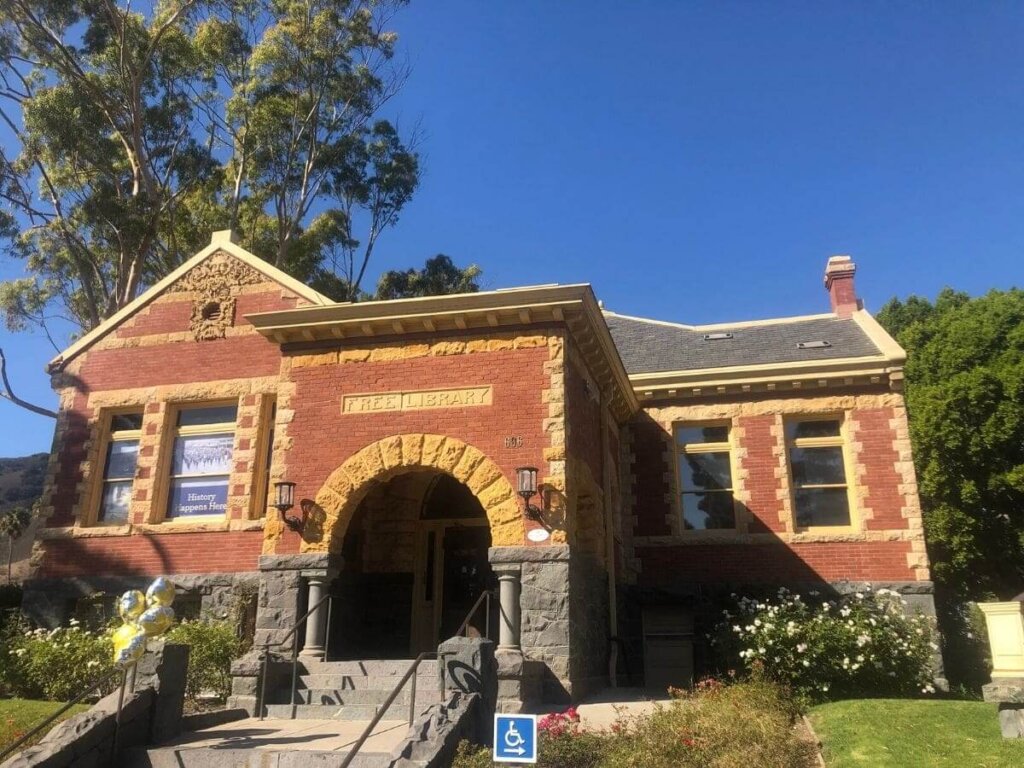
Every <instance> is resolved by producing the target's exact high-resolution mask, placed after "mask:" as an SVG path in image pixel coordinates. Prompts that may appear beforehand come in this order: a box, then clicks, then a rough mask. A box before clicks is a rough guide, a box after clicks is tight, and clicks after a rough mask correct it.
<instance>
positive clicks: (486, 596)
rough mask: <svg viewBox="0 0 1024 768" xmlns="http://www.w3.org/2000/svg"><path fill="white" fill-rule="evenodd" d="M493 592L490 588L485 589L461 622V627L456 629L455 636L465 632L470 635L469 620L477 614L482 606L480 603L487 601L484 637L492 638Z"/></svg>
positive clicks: (467, 635)
mask: <svg viewBox="0 0 1024 768" xmlns="http://www.w3.org/2000/svg"><path fill="white" fill-rule="evenodd" d="M493 593H494V591H493V590H490V589H485V590H484V591H483V592H481V593H480V596H479V597H478V598H477V599H476V602H475V603H473V607H472V608H470V609H469V613H467V614H466V618H465V619H463V620H462V624H460V625H459V628H458V629H457V630H455V634H454V635H453V637H458V636H459V635H461V634H462V633H463V632H465V633H466V637H469V622H470V620H471V619H472V618H473V616H474V615H475V614H476V611H477V609H478V608H479V607H480V603H482V602H486V603H487V608H486V609H484V637H485V638H487V639H488V640H490V639H491V597H492V596H493Z"/></svg>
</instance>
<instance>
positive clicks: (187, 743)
mask: <svg viewBox="0 0 1024 768" xmlns="http://www.w3.org/2000/svg"><path fill="white" fill-rule="evenodd" d="M369 722H370V721H369V720H362V721H358V720H356V721H351V720H278V719H271V718H267V719H266V720H258V719H256V718H247V719H245V720H236V721H234V722H232V723H224V724H223V725H217V726H214V727H213V728H207V729H205V730H202V731H193V732H191V733H185V734H182V735H181V736H179V737H178V738H177V739H175V740H174V741H170V742H167V743H165V744H161V745H160V748H161V749H165V748H169V747H176V748H178V749H199V748H202V747H215V748H218V749H270V750H281V749H282V748H284V749H290V750H302V751H313V752H330V751H335V750H337V751H339V752H345V751H347V750H348V749H349V748H350V747H352V745H353V744H355V743H356V741H357V740H358V739H359V736H360V735H361V734H362V732H363V729H364V728H366V726H367V725H368V724H369ZM408 730H409V724H408V723H407V722H406V721H405V720H381V721H380V722H379V723H378V724H377V728H376V729H375V730H374V732H373V735H371V736H370V738H369V739H367V741H366V743H365V744H364V745H363V748H362V749H361V750H360V754H363V753H368V752H385V753H390V752H391V750H392V749H394V748H395V747H396V746H398V743H399V742H400V741H402V739H403V738H404V737H405V734H406V731H408Z"/></svg>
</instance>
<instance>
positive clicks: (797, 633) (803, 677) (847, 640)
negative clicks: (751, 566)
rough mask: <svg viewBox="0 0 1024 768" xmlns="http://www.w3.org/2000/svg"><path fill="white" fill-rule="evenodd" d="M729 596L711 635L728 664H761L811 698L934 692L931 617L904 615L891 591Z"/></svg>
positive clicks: (900, 602) (900, 601) (773, 676)
mask: <svg viewBox="0 0 1024 768" xmlns="http://www.w3.org/2000/svg"><path fill="white" fill-rule="evenodd" d="M734 598H735V599H736V606H735V608H734V609H732V610H725V611H723V612H722V615H723V620H722V623H721V624H720V625H719V627H718V630H717V632H716V634H715V635H714V636H713V637H712V638H711V642H712V644H713V645H715V646H716V647H717V648H718V650H719V652H720V653H721V654H723V655H724V657H725V661H726V662H727V663H732V664H735V662H736V661H737V660H738V661H739V663H740V664H741V665H742V666H744V667H745V668H747V669H748V670H752V669H755V668H757V669H762V670H763V671H764V672H765V674H766V675H767V676H768V677H770V678H771V679H774V680H776V681H778V682H780V683H783V684H785V685H787V686H788V687H790V688H791V689H792V690H793V691H794V693H796V694H798V695H799V696H801V697H805V698H806V699H808V700H811V701H824V700H829V699H840V698H852V697H865V696H911V695H921V694H929V693H934V691H935V689H934V687H933V685H932V680H933V674H932V672H933V670H932V658H933V655H934V653H935V651H936V650H937V647H938V646H936V645H935V642H934V637H935V632H934V628H933V622H932V620H930V619H929V618H927V617H925V616H923V615H920V614H917V615H912V616H908V615H907V613H906V610H905V608H906V606H905V601H904V600H903V599H902V598H901V597H900V595H899V594H898V593H896V592H893V591H892V590H887V589H879V590H871V589H865V590H864V591H861V592H856V593H854V594H850V595H844V596H842V597H839V598H835V599H825V598H824V597H822V596H821V595H819V594H817V593H815V592H810V593H808V594H807V596H806V597H804V596H801V595H799V594H795V593H792V592H789V591H788V590H785V589H781V590H779V592H778V594H777V595H776V596H775V597H773V598H770V599H766V600H757V599H752V598H747V597H738V596H735V595H734Z"/></svg>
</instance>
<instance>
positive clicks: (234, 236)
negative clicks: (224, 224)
mask: <svg viewBox="0 0 1024 768" xmlns="http://www.w3.org/2000/svg"><path fill="white" fill-rule="evenodd" d="M225 243H234V244H235V245H238V233H237V232H235V230H233V229H218V230H216V231H214V233H213V234H212V235H210V245H224V244H225Z"/></svg>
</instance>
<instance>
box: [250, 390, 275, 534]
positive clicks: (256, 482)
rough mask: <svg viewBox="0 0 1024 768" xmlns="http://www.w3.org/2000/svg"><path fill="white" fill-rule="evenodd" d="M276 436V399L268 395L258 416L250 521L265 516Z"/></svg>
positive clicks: (269, 495) (268, 507) (263, 400)
mask: <svg viewBox="0 0 1024 768" xmlns="http://www.w3.org/2000/svg"><path fill="white" fill-rule="evenodd" d="M276 436H277V397H276V396H275V395H268V396H264V397H263V398H262V402H261V404H260V414H259V431H258V439H257V441H256V451H255V457H254V459H253V463H254V464H255V467H254V471H253V475H252V493H251V494H250V496H251V501H252V508H251V509H250V510H249V519H250V520H261V519H263V518H265V517H266V516H267V510H268V509H270V499H271V488H270V480H271V470H272V469H273V466H274V440H275V439H276Z"/></svg>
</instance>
